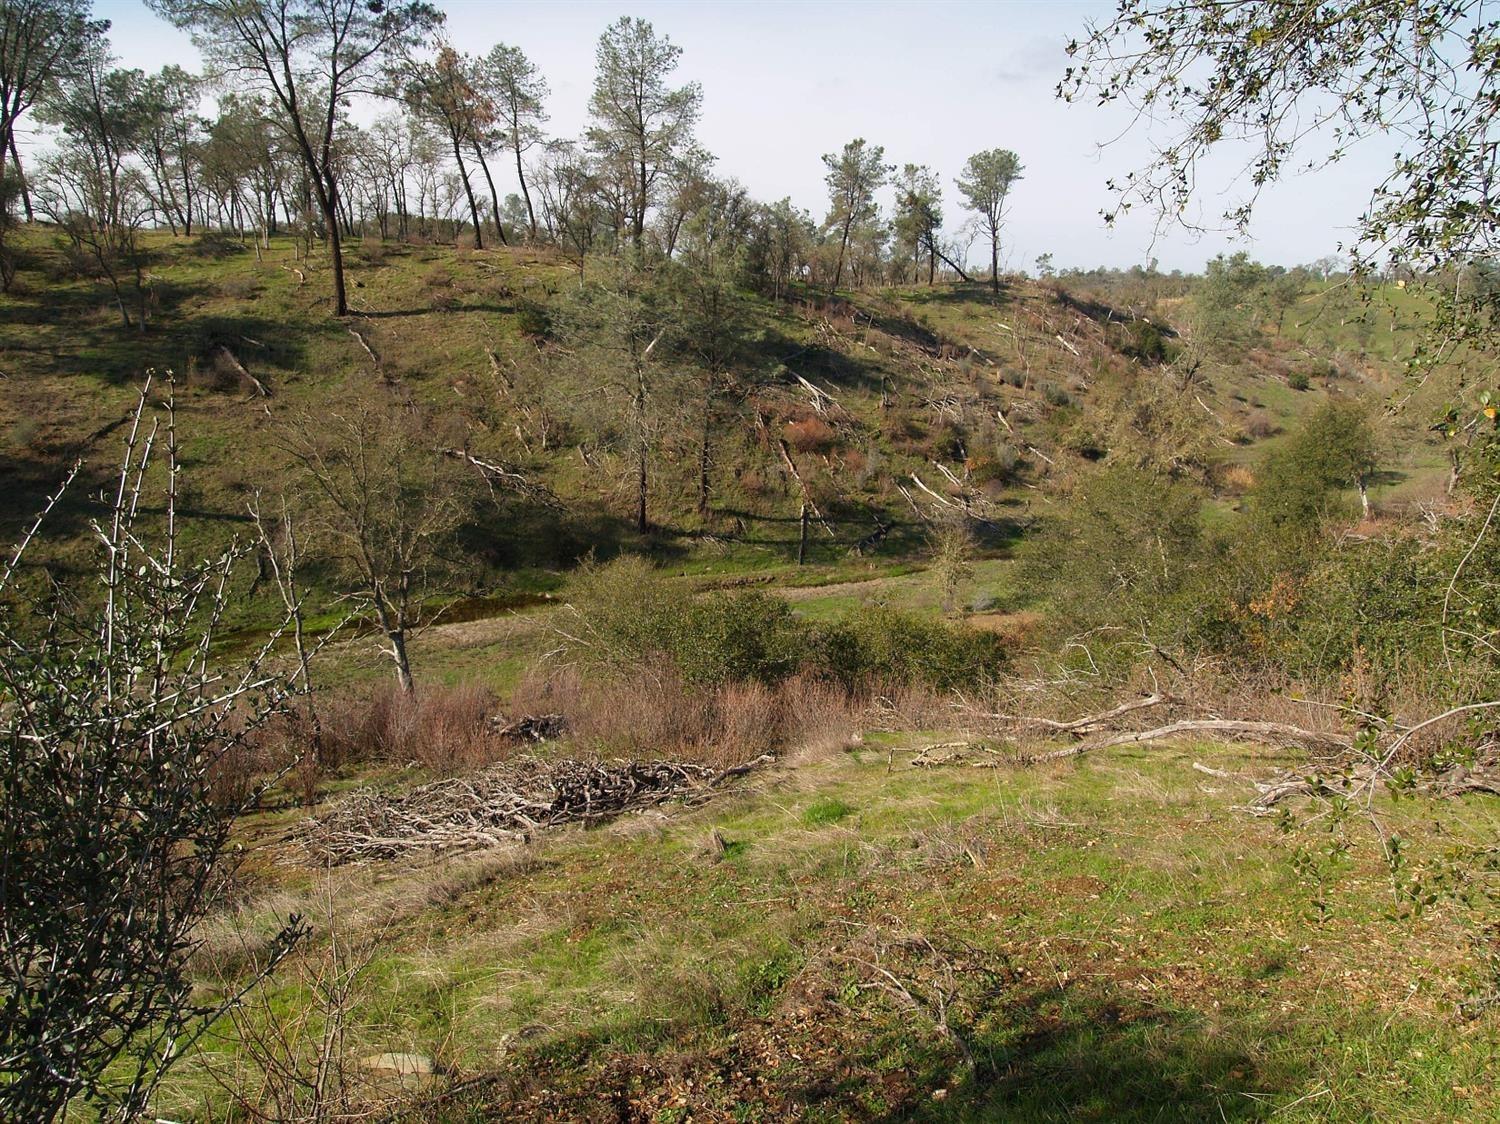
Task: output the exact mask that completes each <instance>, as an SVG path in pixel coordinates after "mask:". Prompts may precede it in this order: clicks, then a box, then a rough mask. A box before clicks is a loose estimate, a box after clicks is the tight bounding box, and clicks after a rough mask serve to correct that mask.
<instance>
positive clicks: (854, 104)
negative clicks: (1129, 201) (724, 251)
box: [96, 0, 1388, 269]
mask: <svg viewBox="0 0 1500 1124" xmlns="http://www.w3.org/2000/svg"><path fill="white" fill-rule="evenodd" d="M438 2H439V6H440V7H441V8H443V9H444V10H445V11H446V12H447V13H448V34H449V37H450V38H451V39H452V41H453V42H454V44H455V45H456V46H457V47H459V49H461V50H465V51H470V52H481V51H484V50H487V49H488V48H489V47H490V46H491V45H492V44H494V43H495V42H497V41H501V40H503V41H505V42H508V43H513V44H515V45H517V46H519V47H521V48H522V49H523V50H525V51H526V53H527V54H528V55H529V56H530V57H531V58H532V60H533V61H534V62H536V63H537V65H538V66H540V67H541V69H542V71H543V72H544V73H545V74H546V75H547V78H548V81H549V82H550V83H551V86H552V97H551V100H550V102H549V105H548V109H549V111H550V112H551V115H552V120H551V122H550V125H549V128H550V129H551V131H552V132H553V133H555V134H557V135H570V136H571V135H577V134H578V133H579V132H580V131H581V129H582V127H583V125H584V122H585V118H586V115H587V102H588V95H589V90H590V87H591V83H592V81H593V64H594V44H595V41H596V40H597V38H598V36H599V33H600V32H601V31H602V30H603V29H604V27H605V26H606V25H608V24H609V23H610V22H611V21H613V20H614V19H616V18H617V17H618V16H620V15H623V14H629V15H633V16H641V17H644V18H646V19H649V20H650V21H651V22H652V23H653V24H654V25H655V27H656V30H657V31H658V33H666V34H667V35H669V36H670V37H671V38H672V40H673V41H674V42H675V43H677V44H678V45H679V46H681V47H682V48H683V57H682V65H681V68H680V70H679V76H680V78H681V79H683V80H687V79H696V80H697V81H699V82H701V83H702V84H703V90H704V110H703V120H702V123H701V126H700V128H699V136H700V139H701V140H702V142H703V143H704V144H705V145H706V147H707V148H708V149H709V150H710V151H711V152H713V153H714V154H715V155H716V156H717V157H718V158H719V163H718V168H719V171H720V172H721V174H725V175H732V176H734V177H736V178H738V179H739V180H741V181H742V182H743V183H744V184H745V185H746V186H747V187H749V189H750V191H751V193H752V194H754V195H755V196H756V197H757V198H760V199H766V200H773V199H777V198H780V197H781V196H783V195H790V196H791V197H792V199H793V200H794V201H795V202H796V203H797V204H799V205H800V206H803V207H807V208H809V209H810V210H812V211H813V212H814V214H816V215H817V216H818V217H821V216H822V214H823V211H824V210H825V207H826V203H825V193H824V188H823V180H822V176H823V166H822V163H821V161H820V160H819V156H820V154H822V153H824V152H831V151H835V150H836V149H838V148H839V147H840V146H842V145H843V143H844V142H845V141H848V140H850V139H851V138H853V137H856V136H863V137H866V138H867V139H869V140H870V141H871V142H872V143H875V144H881V145H884V146H885V150H886V159H887V161H888V162H890V163H894V164H898V165H899V164H902V163H906V162H912V163H918V164H928V165H930V166H932V167H933V168H934V169H935V170H937V171H938V172H939V173H940V174H941V176H942V180H943V185H944V194H945V197H946V213H947V216H948V219H949V226H950V228H951V227H953V226H956V225H957V224H958V223H959V222H960V221H961V219H962V216H961V214H960V211H959V207H958V205H957V198H956V195H957V193H956V191H955V190H954V188H953V185H952V179H953V176H954V175H956V174H957V173H958V171H959V170H960V168H961V167H962V165H963V161H964V159H965V157H966V156H967V155H968V154H969V153H971V152H973V151H975V150H977V149H981V148H992V147H1004V148H1010V149H1014V150H1015V151H1016V152H1017V153H1018V154H1019V156H1020V157H1021V160H1022V162H1023V164H1024V165H1025V167H1026V177H1025V179H1024V180H1023V181H1022V182H1021V183H1020V184H1018V185H1017V187H1016V189H1015V192H1014V196H1013V203H1012V207H1011V218H1010V227H1009V237H1008V241H1009V245H1008V246H1007V248H1006V251H1005V252H1006V257H1007V259H1008V261H1009V264H1010V265H1011V267H1013V268H1025V269H1032V268H1033V261H1034V258H1035V257H1036V255H1037V254H1039V253H1042V252H1044V251H1050V252H1051V253H1052V254H1053V255H1054V258H1055V261H1056V263H1057V265H1058V266H1060V267H1061V266H1074V265H1076V266H1090V265H1099V264H1109V265H1132V264H1136V263H1144V261H1145V260H1146V259H1147V257H1149V256H1151V255H1152V254H1154V255H1155V256H1156V257H1158V258H1159V259H1160V262H1161V265H1162V268H1164V269H1172V268H1184V269H1198V268H1201V266H1202V264H1203V262H1204V261H1205V260H1206V259H1207V258H1209V257H1211V256H1213V254H1215V253H1217V252H1219V251H1220V250H1222V249H1226V248H1232V247H1238V246H1240V245H1241V244H1239V243H1233V242H1231V241H1230V240H1229V239H1228V238H1227V237H1223V236H1209V237H1204V238H1194V237H1190V236H1188V235H1187V234H1185V233H1183V232H1180V231H1174V232H1171V233H1169V234H1168V235H1167V236H1165V237H1164V238H1161V239H1158V240H1157V241H1156V242H1155V244H1154V247H1153V243H1152V224H1151V222H1150V221H1148V220H1147V219H1146V217H1145V216H1130V217H1129V218H1128V219H1127V220H1125V221H1124V222H1123V225H1121V226H1120V227H1119V229H1116V230H1114V231H1110V230H1108V229H1106V228H1105V226H1104V224H1103V221H1102V220H1101V219H1100V217H1099V211H1100V209H1101V208H1104V207H1107V206H1109V205H1110V195H1109V193H1108V191H1107V190H1106V188H1105V181H1106V179H1108V178H1109V177H1111V176H1119V177H1123V175H1124V174H1126V173H1127V172H1129V171H1130V170H1132V169H1133V168H1136V167H1138V166H1140V165H1141V164H1142V163H1143V162H1144V160H1145V159H1146V157H1147V156H1148V155H1149V152H1150V148H1149V142H1148V138H1147V137H1145V136H1144V135H1136V134H1131V135H1130V136H1128V137H1127V138H1125V139H1124V140H1119V141H1116V142H1114V143H1112V144H1108V145H1106V146H1105V147H1104V148H1102V149H1101V148H1100V147H1099V146H1100V144H1101V143H1103V142H1106V141H1110V140H1111V139H1112V138H1114V137H1116V136H1117V135H1118V134H1119V133H1120V131H1121V129H1122V128H1123V126H1124V125H1125V123H1126V118H1125V116H1124V115H1123V112H1122V111H1121V110H1110V111H1101V110H1099V109H1096V108H1094V107H1092V106H1086V105H1073V106H1069V105H1065V104H1063V103H1062V102H1059V101H1057V100H1056V99H1055V97H1054V96H1053V90H1054V87H1055V86H1056V83H1057V80H1058V78H1059V77H1060V76H1061V73H1062V70H1063V68H1064V66H1065V65H1066V56H1065V54H1064V52H1063V45H1064V44H1065V43H1066V42H1067V39H1068V37H1069V36H1072V35H1077V34H1080V33H1081V31H1082V29H1083V26H1084V22H1085V20H1086V19H1088V18H1089V17H1091V16H1092V17H1094V18H1104V17H1107V16H1108V15H1109V13H1110V12H1111V11H1112V9H1113V7H1114V5H1113V3H1112V0H1050V2H1049V0H1008V2H992V3H968V2H960V0H948V2H942V0H926V2H921V3H908V2H894V0H893V2H885V3H855V2H853V0H822V2H807V0H803V2H786V0H762V2H758V3H751V2H736V0H719V2H711V0H697V2H687V0H680V2H670V0H668V2H662V0H657V2H638V3H629V4H622V3H620V2H609V3H596V2H594V0H569V2H552V3H537V2H535V0H532V2H527V3H511V2H502V0H438ZM96 12H97V14H98V15H100V16H103V17H105V18H108V19H110V20H111V21H113V23H114V30H113V32H112V35H111V38H112V41H113V43H114V47H115V53H116V54H117V55H118V56H119V58H120V61H121V63H122V64H124V65H128V66H139V67H142V68H145V69H156V68H158V67H160V66H162V65H164V64H166V63H168V62H177V63H180V64H183V65H188V66H193V67H196V66H197V65H199V63H200V60H199V58H198V53H197V51H196V50H195V49H194V48H193V46H192V44H191V43H190V42H188V40H187V37H186V36H184V35H182V34H181V33H179V32H177V31H176V30H174V29H173V28H172V27H170V26H169V25H167V24H165V23H164V22H162V21H161V20H159V19H158V18H157V17H156V16H154V15H152V14H151V13H150V12H149V11H148V10H147V9H146V8H145V7H144V6H143V5H142V4H140V3H139V2H138V0H96ZM1386 159H1388V157H1387V155H1386V154H1384V153H1382V152H1381V151H1379V150H1376V149H1372V150H1370V151H1368V152H1360V151H1356V153H1355V154H1354V155H1353V156H1352V157H1350V158H1349V159H1348V160H1347V161H1346V162H1345V163H1343V164H1342V165H1340V166H1338V167H1336V168H1334V169H1331V170H1329V171H1326V172H1322V173H1319V174H1317V175H1307V174H1304V175H1302V176H1301V177H1299V178H1297V179H1295V180H1293V181H1291V182H1289V183H1285V184H1282V185H1279V186H1277V187H1275V188H1273V189H1272V190H1271V191H1269V192H1268V193H1267V194H1266V195H1265V197H1264V198H1263V202H1262V209H1261V212H1260V215H1259V218H1258V220H1257V222H1256V225H1255V228H1254V230H1253V235H1254V238H1255V242H1254V244H1253V245H1252V246H1250V247H1249V248H1250V249H1251V251H1252V253H1254V254H1255V256H1257V257H1259V258H1261V259H1262V260H1264V261H1268V262H1277V263H1280V264H1284V265H1292V264H1296V263H1299V262H1306V261H1311V260H1313V259H1316V258H1318V257H1321V256H1322V255H1324V254H1327V253H1331V252H1333V251H1334V249H1335V248H1336V246H1337V244H1338V243H1339V242H1340V241H1342V240H1345V239H1346V238H1347V237H1348V228H1349V226H1350V224H1351V223H1352V222H1353V221H1354V220H1355V219H1356V218H1357V217H1358V215H1359V214H1360V212H1361V210H1362V209H1363V207H1364V205H1365V204H1366V202H1367V201H1368V197H1369V189H1370V187H1371V186H1372V185H1373V183H1375V182H1376V181H1377V180H1378V179H1379V178H1380V176H1381V173H1382V172H1383V171H1384V168H1385V166H1386V164H1385V161H1386ZM1233 163H1234V161H1232V160H1227V159H1226V160H1222V161H1219V162H1218V167H1219V168H1221V169H1223V170H1224V171H1225V173H1226V174H1227V170H1228V169H1229V168H1230V166H1231V165H1232V164H1233ZM1212 172H1213V170H1212V169H1210V170H1209V175H1208V176H1207V177H1206V179H1201V180H1200V182H1201V183H1204V184H1205V189H1204V191H1203V194H1202V196H1201V199H1202V208H1203V212H1204V214H1205V215H1206V216H1207V217H1210V218H1212V217H1213V216H1216V215H1218V214H1219V213H1221V212H1222V211H1223V210H1224V206H1225V197H1224V196H1223V194H1222V192H1223V189H1224V188H1225V186H1226V184H1225V183H1224V182H1223V181H1222V179H1221V181H1220V182H1219V183H1214V182H1213V175H1212ZM975 256H976V258H977V257H978V256H979V249H978V247H977V246H976V249H975Z"/></svg>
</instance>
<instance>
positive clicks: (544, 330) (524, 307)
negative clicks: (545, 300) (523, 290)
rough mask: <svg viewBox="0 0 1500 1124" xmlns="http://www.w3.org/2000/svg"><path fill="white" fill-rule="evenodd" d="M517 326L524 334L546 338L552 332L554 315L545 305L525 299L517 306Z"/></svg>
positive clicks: (534, 337)
mask: <svg viewBox="0 0 1500 1124" xmlns="http://www.w3.org/2000/svg"><path fill="white" fill-rule="evenodd" d="M516 328H517V330H519V331H520V333H521V334H522V335H523V336H529V337H531V338H532V339H546V338H547V337H548V336H550V335H551V334H552V317H551V315H550V314H549V313H548V312H547V309H546V306H545V305H541V304H538V303H537V302H536V301H532V300H523V301H521V302H520V303H519V304H518V305H517V306H516Z"/></svg>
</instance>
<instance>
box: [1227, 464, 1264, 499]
mask: <svg viewBox="0 0 1500 1124" xmlns="http://www.w3.org/2000/svg"><path fill="white" fill-rule="evenodd" d="M1218 477H1219V487H1220V488H1222V489H1223V490H1224V491H1225V492H1226V493H1228V494H1229V495H1231V496H1243V495H1247V494H1248V493H1249V492H1250V490H1251V489H1252V488H1254V487H1255V473H1254V472H1252V471H1251V470H1250V469H1248V468H1246V467H1245V466H1244V465H1242V464H1231V465H1225V466H1224V467H1223V468H1222V469H1221V470H1220V471H1219V473H1218Z"/></svg>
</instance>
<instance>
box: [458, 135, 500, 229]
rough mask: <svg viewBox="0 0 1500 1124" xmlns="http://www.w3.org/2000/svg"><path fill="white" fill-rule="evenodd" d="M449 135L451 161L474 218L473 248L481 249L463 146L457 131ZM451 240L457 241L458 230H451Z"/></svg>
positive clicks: (477, 214) (496, 217) (475, 210)
mask: <svg viewBox="0 0 1500 1124" xmlns="http://www.w3.org/2000/svg"><path fill="white" fill-rule="evenodd" d="M449 136H450V137H451V138H452V140H453V162H454V163H455V164H457V165H458V178H459V179H460V180H461V181H463V185H464V195H465V196H466V197H467V198H468V200H469V215H470V217H471V218H473V220H474V248H475V249H476V250H482V249H484V229H483V228H482V227H481V226H480V225H479V204H478V203H476V202H474V188H473V185H472V184H470V183H469V169H468V166H467V165H466V164H464V154H463V147H462V146H461V145H460V144H459V143H458V134H457V133H450V134H449ZM499 220H500V216H499V215H498V214H497V215H496V216H495V221H496V222H498V221H499ZM453 241H454V242H457V241H458V231H456V230H455V231H454V232H453Z"/></svg>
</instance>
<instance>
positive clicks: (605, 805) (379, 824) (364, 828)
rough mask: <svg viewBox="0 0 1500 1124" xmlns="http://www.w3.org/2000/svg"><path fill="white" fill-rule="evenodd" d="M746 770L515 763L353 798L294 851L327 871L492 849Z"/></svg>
mask: <svg viewBox="0 0 1500 1124" xmlns="http://www.w3.org/2000/svg"><path fill="white" fill-rule="evenodd" d="M750 767H751V766H741V767H739V768H737V769H731V770H727V771H725V772H719V771H718V770H715V769H711V768H708V767H706V766H703V765H692V764H686V763H682V762H675V761H650V762H639V761H601V762H588V761H573V760H542V759H540V758H535V757H523V758H517V759H515V760H512V761H507V762H504V763H503V764H500V765H496V766H494V767H492V768H489V769H486V770H484V771H482V772H479V773H476V774H473V775H471V776H467V777H452V778H448V779H446V780H440V781H434V782H432V783H431V784H424V785H421V786H419V787H417V788H414V789H411V790H409V791H407V792H405V793H403V794H400V795H389V794H386V793H381V792H378V791H376V790H374V789H362V790H360V791H358V792H355V793H353V794H351V795H350V796H348V797H346V798H345V799H344V800H342V801H340V802H339V803H338V804H337V805H335V806H334V807H333V808H331V809H330V810H329V811H328V812H326V813H324V814H323V815H321V816H317V817H314V818H312V819H309V820H308V821H307V822H306V823H304V824H303V825H302V826H301V828H300V829H299V830H298V831H297V833H296V835H295V837H294V842H295V844H296V846H297V847H298V848H299V849H300V850H301V852H302V853H303V854H304V855H306V856H307V857H308V858H311V859H314V860H316V861H317V862H318V863H319V864H334V865H338V864H342V863H350V862H362V861H369V860H379V859H395V858H401V857H404V856H407V855H410V854H412V853H414V852H423V851H452V850H472V849H477V848H482V847H493V846H497V845H499V844H502V843H506V842H513V841H517V840H524V839H527V838H529V837H530V836H531V835H532V834H533V833H534V832H536V831H537V830H538V829H539V828H543V827H552V826H555V825H558V824H564V823H591V822H598V821H600V820H604V819H608V818H611V817H613V816H617V815H619V814H620V813H622V812H625V811H630V810H633V809H638V808H644V807H648V806H651V805H654V804H661V803H663V802H665V801H667V800H671V799H683V800H687V801H693V800H699V799H703V798H705V797H706V796H707V795H708V794H709V793H710V792H711V791H712V790H713V788H714V787H715V786H716V785H718V784H719V783H721V782H722V781H723V780H725V779H726V778H728V777H730V776H735V775H739V774H740V773H743V772H746V771H748V769H749V768H750Z"/></svg>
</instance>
